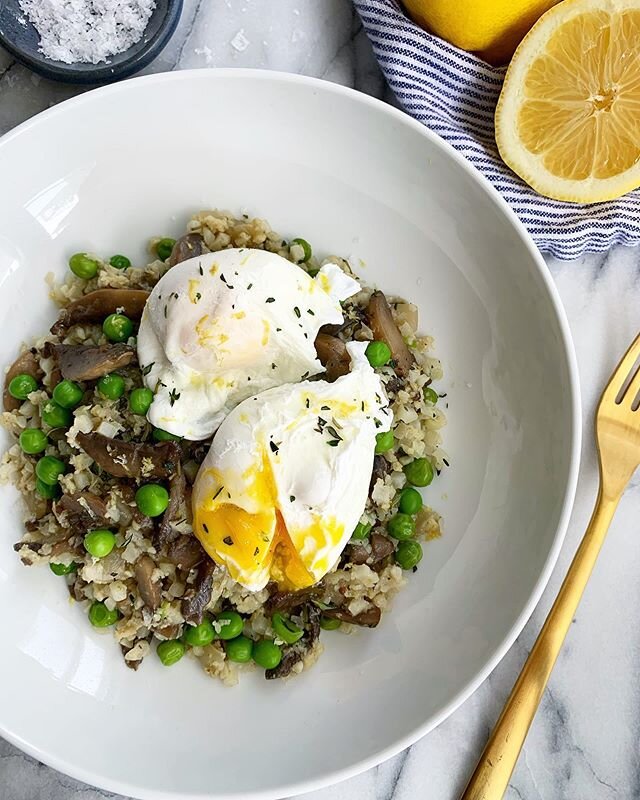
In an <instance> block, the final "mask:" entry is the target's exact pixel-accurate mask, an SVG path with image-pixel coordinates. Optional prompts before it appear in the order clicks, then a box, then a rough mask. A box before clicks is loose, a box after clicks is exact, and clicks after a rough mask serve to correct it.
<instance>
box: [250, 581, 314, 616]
mask: <svg viewBox="0 0 640 800" xmlns="http://www.w3.org/2000/svg"><path fill="white" fill-rule="evenodd" d="M267 588H269V589H270V590H271V594H270V596H269V598H268V599H267V601H266V602H265V604H264V607H265V611H266V612H267V614H273V613H274V611H292V610H293V609H294V608H298V607H299V606H301V605H304V604H305V603H306V602H307V601H309V600H313V598H314V597H317V596H318V595H319V594H320V593H321V589H320V587H319V586H318V585H316V586H309V587H308V588H306V589H299V590H298V591H297V592H281V591H279V590H278V587H277V585H276V584H270V585H269V586H268V587H267Z"/></svg>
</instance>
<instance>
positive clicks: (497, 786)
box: [461, 488, 620, 800]
mask: <svg viewBox="0 0 640 800" xmlns="http://www.w3.org/2000/svg"><path fill="white" fill-rule="evenodd" d="M619 500H620V495H618V496H616V497H612V496H610V495H609V493H607V495H603V492H602V488H601V489H600V492H599V494H598V499H597V501H596V506H595V508H594V510H593V515H592V516H591V521H590V522H589V527H588V528H587V531H586V533H585V535H584V537H583V539H582V542H581V543H580V546H579V547H578V550H577V552H576V554H575V556H574V558H573V561H572V562H571V566H570V567H569V571H568V572H567V575H566V577H565V579H564V582H563V584H562V587H561V589H560V592H559V594H558V596H557V598H556V601H555V603H554V604H553V607H552V608H551V611H550V612H549V615H548V616H547V619H546V622H545V623H544V626H543V628H542V630H541V631H540V634H539V636H538V638H537V639H536V643H535V645H534V646H533V650H532V651H531V653H530V654H529V658H528V659H527V661H526V663H525V665H524V667H523V668H522V672H521V673H520V677H519V678H518V680H517V682H516V684H515V686H514V687H513V689H512V691H511V694H510V695H509V699H508V700H507V704H506V705H505V707H504V710H503V712H502V714H501V715H500V719H499V720H498V721H497V723H496V726H495V728H494V730H493V733H492V734H491V738H490V739H489V741H488V742H487V745H486V747H485V749H484V751H483V753H482V756H481V757H480V761H479V762H478V766H477V767H476V769H475V772H474V773H473V775H472V776H471V780H470V781H469V784H468V785H467V788H466V789H465V791H464V794H463V795H462V797H461V800H501V798H502V797H503V795H504V793H505V792H506V790H507V786H508V785H509V780H510V778H511V773H512V772H513V769H514V767H515V765H516V761H517V760H518V756H519V755H520V750H521V749H522V745H523V744H524V740H525V739H526V737H527V733H528V731H529V727H530V725H531V722H532V720H533V717H534V715H535V713H536V710H537V708H538V705H539V703H540V700H541V698H542V694H543V692H544V689H545V686H546V685H547V681H548V680H549V675H551V670H552V669H553V665H554V664H555V662H556V659H557V657H558V654H559V652H560V648H561V647H562V643H563V642H564V639H565V637H566V635H567V631H568V630H569V627H570V625H571V622H572V620H573V618H574V615H575V612H576V609H577V608H578V603H579V602H580V598H581V597H582V593H583V592H584V589H585V586H586V585H587V581H588V580H589V576H590V575H591V571H592V570H593V567H594V565H595V563H596V559H597V557H598V553H599V552H600V548H601V547H602V543H603V542H604V539H605V536H606V534H607V530H608V529H609V525H610V524H611V519H612V518H613V515H614V512H615V510H616V507H617V505H618V502H619Z"/></svg>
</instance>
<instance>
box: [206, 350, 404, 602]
mask: <svg viewBox="0 0 640 800" xmlns="http://www.w3.org/2000/svg"><path fill="white" fill-rule="evenodd" d="M365 348H366V342H365V343H360V342H352V343H350V344H348V345H347V349H348V351H349V355H350V357H351V371H350V372H349V373H348V374H347V375H344V376H342V377H340V378H338V379H337V380H336V381H334V382H333V383H328V382H326V381H323V380H317V381H308V380H305V381H303V382H302V383H296V384H287V385H284V386H279V387H277V388H273V389H269V390H267V391H265V392H263V393H262V394H260V395H258V396H255V397H251V398H249V399H247V400H245V401H244V402H242V403H240V404H239V405H238V406H237V407H236V408H235V409H234V410H233V411H232V412H231V413H230V414H229V415H228V416H227V418H226V419H225V420H224V422H223V423H222V424H221V425H220V427H219V428H218V431H217V433H216V435H215V437H214V439H213V443H212V445H211V448H210V450H209V453H208V454H207V456H206V458H205V460H204V462H203V463H202V465H201V467H200V471H199V473H198V476H197V478H196V482H195V485H194V489H193V499H192V503H193V517H194V532H195V534H196V536H197V537H198V539H199V540H200V542H201V543H202V545H203V547H204V548H205V550H206V551H207V553H208V554H209V555H210V556H211V558H213V559H214V561H216V562H218V563H221V564H224V565H225V566H226V568H227V570H228V571H229V573H230V575H231V577H232V578H234V579H235V580H236V581H238V582H239V583H240V584H242V585H243V586H245V587H246V588H247V589H249V590H252V591H258V590H260V589H262V588H263V587H264V586H265V585H266V584H267V582H268V581H270V580H275V581H277V583H278V584H280V585H281V586H282V587H284V588H289V589H300V588H303V587H305V586H310V585H311V584H314V583H316V582H317V581H319V580H320V579H321V578H322V576H323V575H325V574H326V573H327V572H328V571H329V570H330V569H331V567H332V566H333V565H334V564H335V563H336V562H337V560H338V558H339V557H340V554H341V552H342V550H343V549H344V547H345V545H346V544H347V542H348V541H349V539H350V537H351V534H352V532H353V530H354V528H355V526H356V524H357V523H358V521H359V519H360V517H361V515H362V512H363V511H364V507H365V503H366V500H367V495H368V490H369V480H370V478H371V471H372V468H373V458H374V450H375V444H376V434H378V433H381V432H384V431H388V430H389V429H390V427H391V422H392V419H393V417H392V412H391V411H390V409H389V407H388V400H387V397H386V394H385V390H384V387H383V384H382V382H381V380H380V378H379V376H378V375H377V374H376V373H375V372H374V370H373V369H372V367H371V366H370V364H369V362H368V360H367V358H366V356H365V354H364V351H365Z"/></svg>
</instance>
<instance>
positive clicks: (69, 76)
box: [0, 0, 183, 83]
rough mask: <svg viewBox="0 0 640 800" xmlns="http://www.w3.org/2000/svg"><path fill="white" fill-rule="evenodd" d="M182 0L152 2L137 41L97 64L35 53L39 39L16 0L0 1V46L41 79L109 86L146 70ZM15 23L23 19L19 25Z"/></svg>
mask: <svg viewBox="0 0 640 800" xmlns="http://www.w3.org/2000/svg"><path fill="white" fill-rule="evenodd" d="M182 2H183V0H156V7H155V9H154V11H153V13H152V14H151V18H150V19H149V24H148V25H147V28H146V30H145V32H144V34H143V36H142V38H141V39H140V41H139V42H136V44H134V45H132V46H131V47H130V48H129V49H128V50H125V51H124V53H118V54H117V55H114V56H110V57H109V61H108V63H107V62H102V63H100V64H64V63H62V62H61V61H51V59H49V58H45V57H44V56H43V55H42V53H40V52H39V51H38V42H39V36H38V32H37V31H36V29H35V28H34V27H33V25H31V23H30V22H28V21H27V23H26V25H25V24H24V14H23V13H22V11H21V10H20V5H19V3H18V0H4V1H3V2H0V44H2V45H3V47H5V48H6V49H7V50H8V51H9V52H10V53H11V54H12V55H13V56H15V57H16V58H17V59H18V61H21V62H22V63H23V64H25V65H26V66H27V67H29V69H32V70H33V71H34V72H37V73H39V74H40V75H42V76H43V77H45V78H49V79H50V80H54V81H63V82H64V83H110V82H111V81H117V80H120V79H121V78H127V77H128V76H129V75H132V74H133V73H134V72H138V70H141V69H142V68H143V67H146V66H147V64H149V63H150V62H151V61H153V59H154V58H155V57H156V56H157V55H158V54H159V53H160V51H161V50H162V49H163V47H164V46H165V45H166V44H167V42H168V41H169V39H170V38H171V36H172V35H173V32H174V31H175V29H176V26H177V24H178V20H179V19H180V14H181V13H182ZM19 20H23V21H22V22H20V21H19Z"/></svg>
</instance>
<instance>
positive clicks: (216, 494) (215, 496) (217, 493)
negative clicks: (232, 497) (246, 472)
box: [213, 486, 224, 500]
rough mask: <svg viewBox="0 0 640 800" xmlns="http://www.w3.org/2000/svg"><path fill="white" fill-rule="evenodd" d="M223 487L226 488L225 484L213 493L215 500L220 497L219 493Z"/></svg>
mask: <svg viewBox="0 0 640 800" xmlns="http://www.w3.org/2000/svg"><path fill="white" fill-rule="evenodd" d="M223 489H224V486H221V487H220V488H219V489H218V491H217V492H216V493H215V494H214V495H213V499H214V500H215V499H216V498H217V497H218V495H219V494H220V492H221V491H222V490H223Z"/></svg>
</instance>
